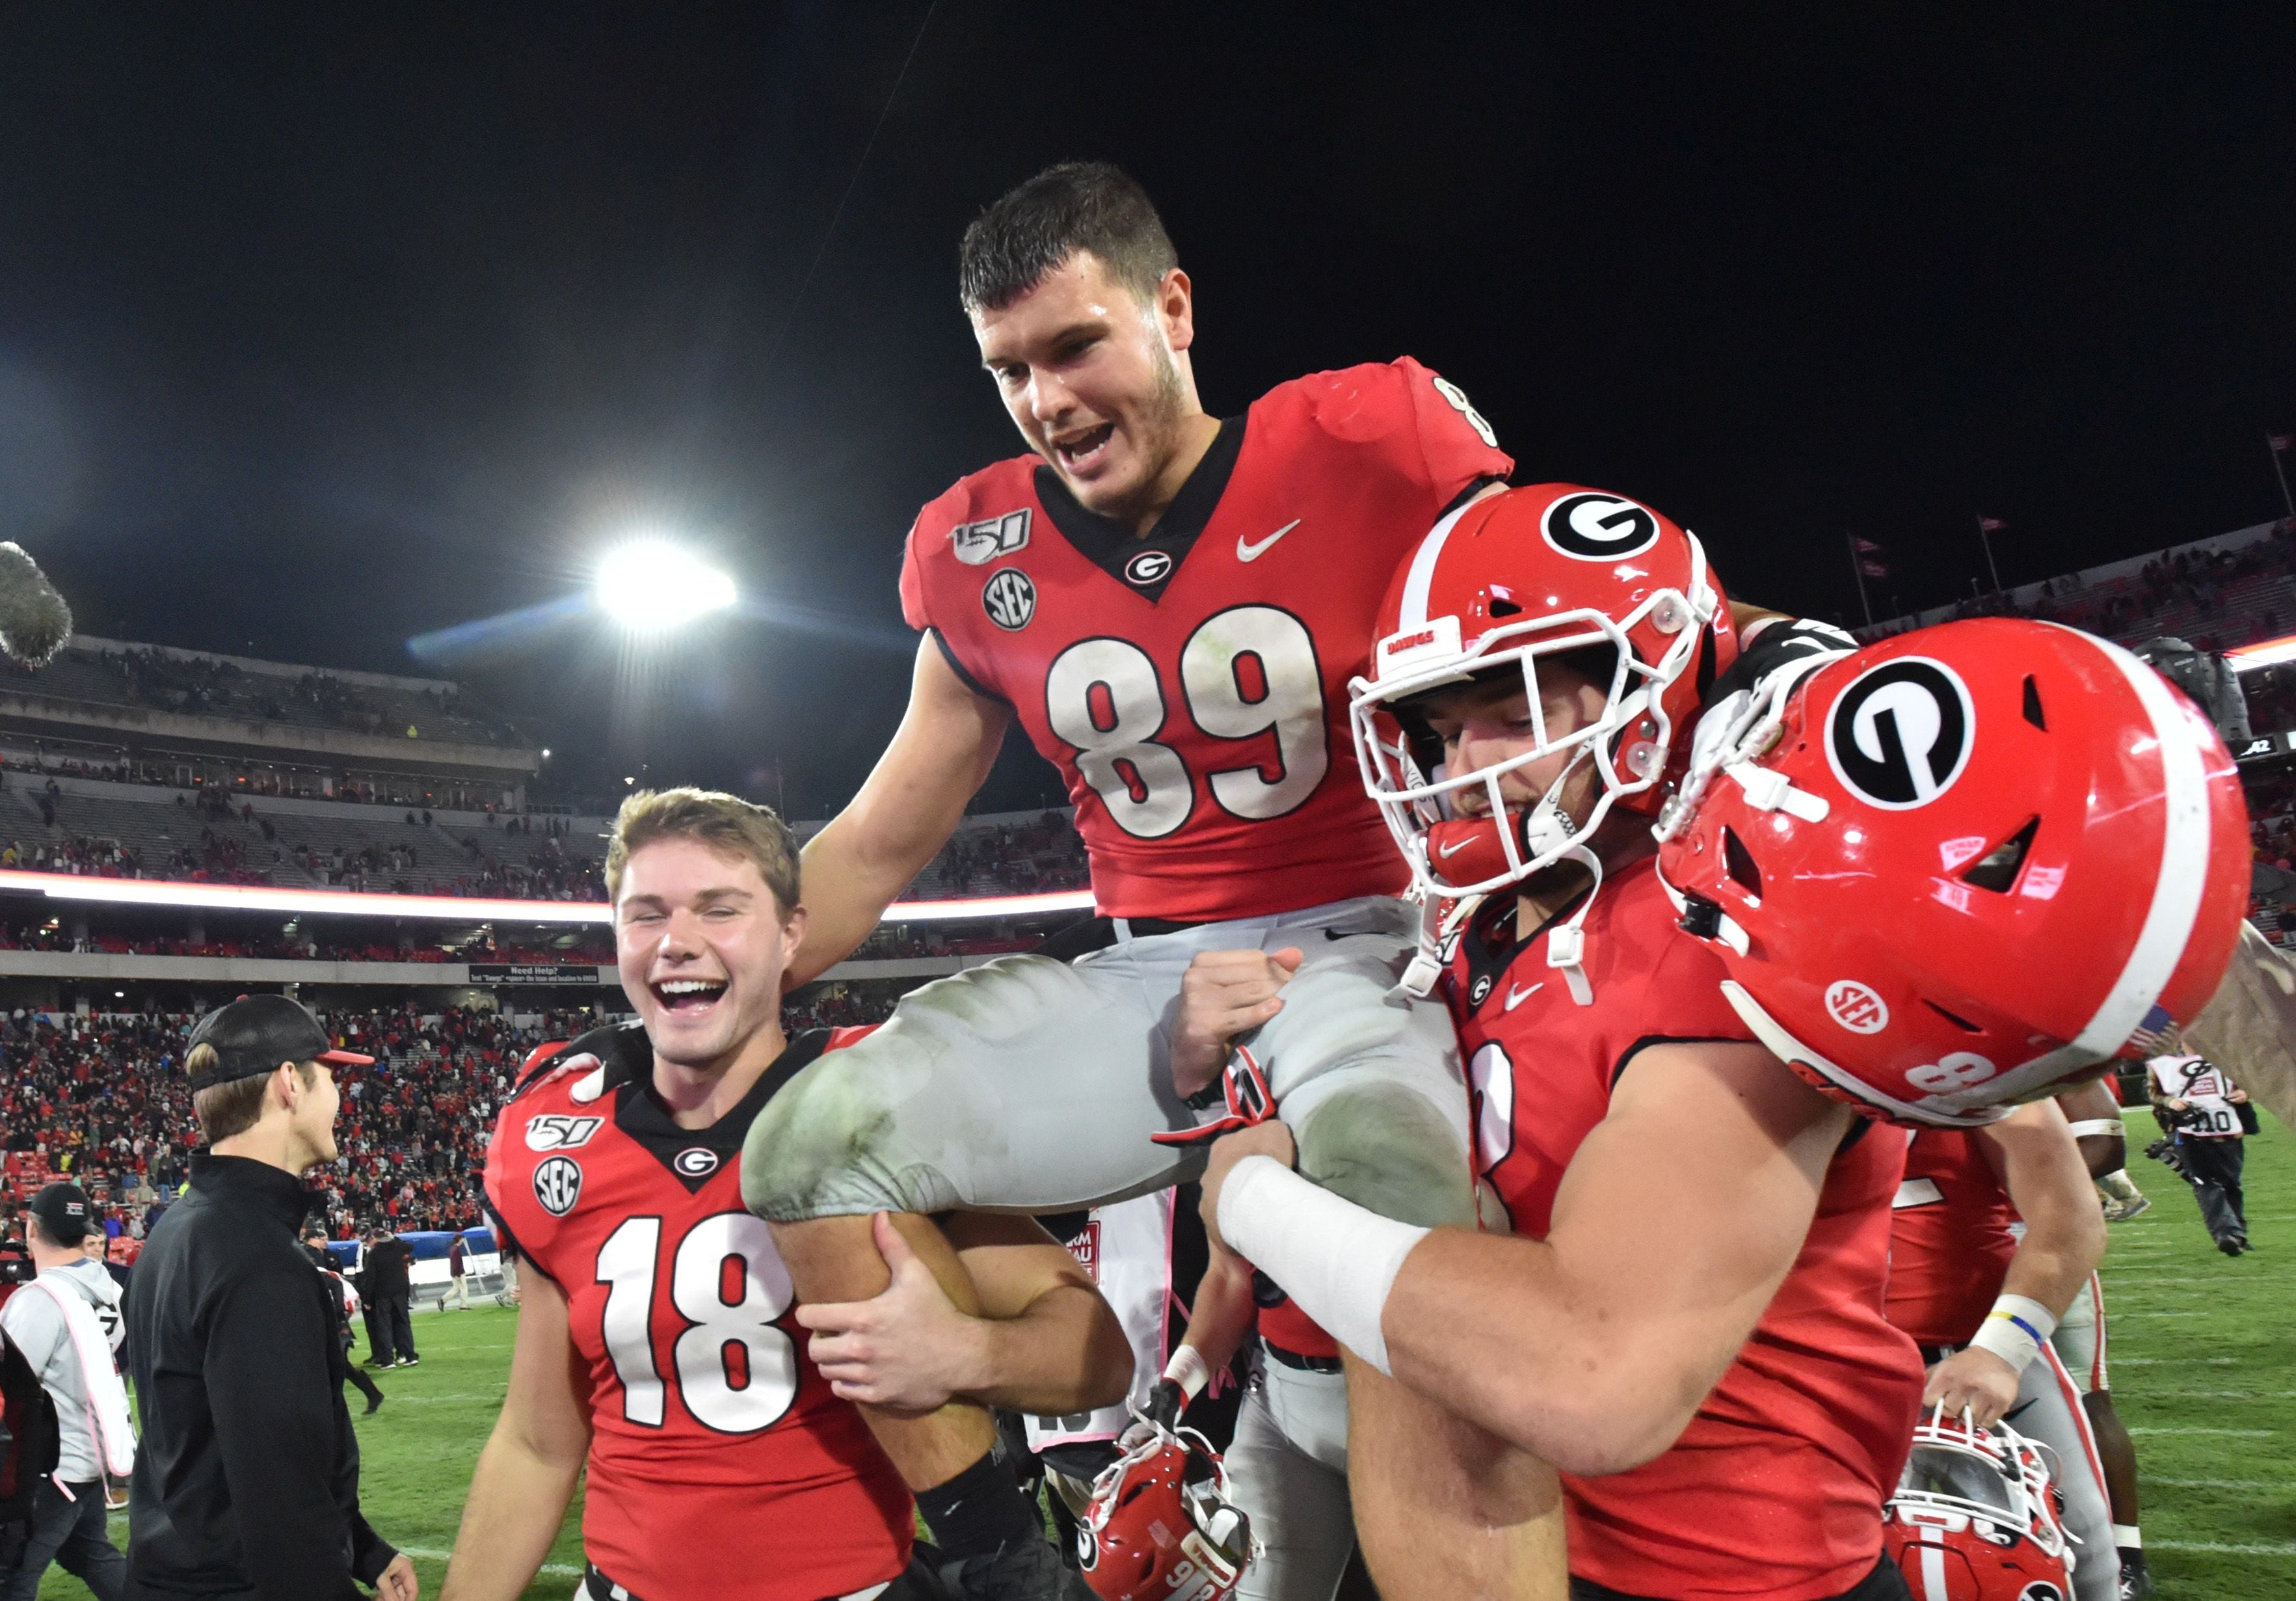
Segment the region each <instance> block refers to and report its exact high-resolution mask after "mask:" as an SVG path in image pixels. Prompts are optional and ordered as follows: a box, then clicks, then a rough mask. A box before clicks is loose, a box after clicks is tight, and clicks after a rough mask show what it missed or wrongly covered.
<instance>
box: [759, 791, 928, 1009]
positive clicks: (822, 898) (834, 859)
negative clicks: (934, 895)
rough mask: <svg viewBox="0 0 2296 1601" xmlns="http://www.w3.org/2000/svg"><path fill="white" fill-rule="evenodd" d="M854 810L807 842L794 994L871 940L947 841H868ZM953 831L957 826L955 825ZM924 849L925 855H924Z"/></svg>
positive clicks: (791, 972)
mask: <svg viewBox="0 0 2296 1601" xmlns="http://www.w3.org/2000/svg"><path fill="white" fill-rule="evenodd" d="M856 805H858V802H856ZM852 811H853V809H852V808H849V809H847V810H846V811H845V812H844V813H840V815H839V816H838V817H835V818H833V819H832V820H831V822H830V824H829V825H828V826H827V827H826V828H824V829H823V830H822V831H821V832H820V833H817V834H816V835H814V836H813V838H812V839H811V840H809V841H808V842H806V847H805V849H804V850H803V851H802V852H800V853H799V858H798V860H799V874H800V882H801V883H803V884H804V886H805V910H806V925H805V938H804V939H803V940H800V941H799V945H798V948H797V950H796V952H795V953H794V954H793V955H792V956H791V958H790V965H789V968H788V971H787V972H786V973H784V975H783V980H782V985H783V988H784V989H796V988H797V987H798V986H799V985H800V984H809V983H811V982H812V981H814V980H816V979H817V978H819V977H820V976H821V975H822V974H823V973H826V972H828V971H829V970H830V969H831V968H832V967H834V966H836V965H837V964H838V963H840V962H841V961H843V960H844V959H845V958H846V957H847V956H850V955H852V954H853V952H854V951H855V950H856V949H857V948H859V947H860V944H861V942H862V941H863V940H866V939H867V938H868V937H869V932H870V931H871V930H872V929H873V928H875V927H876V926H877V923H878V920H879V919H880V918H881V917H882V916H883V915H884V913H885V908H886V907H888V906H890V905H891V904H892V900H893V897H895V896H896V895H898V894H899V893H900V892H901V891H902V890H903V889H904V888H905V887H906V885H907V884H908V883H909V881H910V880H911V879H913V878H914V877H916V875H917V874H919V873H921V872H922V871H923V870H924V866H925V864H926V863H927V862H930V861H931V860H932V858H933V853H934V852H935V851H937V850H939V849H940V847H941V845H942V844H944V843H946V842H947V834H943V835H942V836H941V838H940V839H939V840H936V841H934V842H932V843H931V844H930V845H927V846H922V847H921V848H920V847H918V846H915V845H913V844H912V845H909V846H908V847H907V848H906V849H903V848H902V847H903V844H904V842H898V841H896V842H892V844H893V846H894V849H893V850H891V851H888V850H886V848H885V847H886V842H881V841H880V842H875V848H874V849H872V848H871V844H870V842H868V841H867V838H866V834H867V824H866V822H865V820H863V819H857V818H855V817H853V816H852ZM950 826H951V828H952V830H953V829H954V827H955V824H954V823H952V824H951V825H950ZM920 849H922V854H919V853H918V852H919V850H920Z"/></svg>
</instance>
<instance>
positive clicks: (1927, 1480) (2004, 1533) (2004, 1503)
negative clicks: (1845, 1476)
mask: <svg viewBox="0 0 2296 1601" xmlns="http://www.w3.org/2000/svg"><path fill="white" fill-rule="evenodd" d="M2061 1508H2062V1496H2061V1495H2060V1494H2059V1492H2058V1490H2057V1488H2056V1486H2055V1485H2054V1483H2053V1482H2051V1478H2050V1474H2049V1466H2048V1462H2047V1459H2046V1457H2044V1456H2043V1455H2042V1451H2041V1448H2040V1447H2039V1446H2038V1445H2036V1444H2034V1442H2033V1441H2030V1440H2028V1439H2026V1438H2025V1437H2024V1436H2023V1435H2021V1434H2020V1433H2017V1432H2016V1431H2015V1430H2014V1429H2012V1428H2010V1427H2009V1426H2008V1425H2007V1424H1995V1425H1994V1426H1993V1427H1992V1428H1991V1429H1989V1430H1988V1429H1980V1428H1979V1427H1977V1426H1976V1425H1975V1424H1973V1423H1972V1422H1971V1421H1969V1420H1968V1419H1966V1418H1948V1417H1947V1416H1945V1415H1944V1410H1943V1408H1939V1409H1938V1410H1937V1411H1935V1412H1932V1413H1931V1415H1930V1416H1929V1417H1928V1418H1927V1419H1925V1420H1924V1421H1923V1423H1922V1424H1920V1425H1919V1426H1917V1427H1916V1428H1915V1430H1914V1450H1913V1455H1912V1456H1911V1457H1907V1460H1906V1471H1905V1474H1904V1476H1903V1477H1901V1478H1900V1479H1899V1480H1898V1492H1897V1493H1896V1494H1895V1495H1893V1496H1891V1497H1890V1504H1889V1506H1888V1507H1885V1508H1884V1509H1883V1511H1882V1549H1883V1550H1884V1551H1886V1552H1888V1553H1889V1555H1890V1560H1891V1561H1892V1562H1895V1563H1896V1564H1898V1568H1899V1569H1900V1570H1901V1571H1902V1572H1904V1573H1905V1575H1906V1582H1907V1585H1908V1586H1909V1587H1910V1588H1911V1589H1912V1590H1913V1592H1914V1594H1915V1595H1916V1596H1918V1597H1922V1601H2071V1597H2072V1593H2073V1582H2072V1572H2073V1565H2074V1557H2073V1552H2072V1548H2071V1542H2070V1540H2069V1539H2067V1537H2066V1534H2065V1531H2064V1528H2063V1526H2062V1523H2061V1522H2060V1521H2059V1520H2060V1517H2061V1516H2062V1510H2061ZM2100 1560H2101V1559H2100Z"/></svg>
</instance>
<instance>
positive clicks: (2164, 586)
mask: <svg viewBox="0 0 2296 1601" xmlns="http://www.w3.org/2000/svg"><path fill="white" fill-rule="evenodd" d="M2292 574H2296V518H2288V519H2284V520H2283V521H2279V522H2277V523H2276V524H2275V525H2274V526H2273V529H2272V531H2271V532H2270V533H2269V534H2267V536H2265V537H2264V538H2261V539H2258V540H2254V541H2251V543H2249V544H2247V545H2243V546H2239V547H2238V548H2236V549H2230V550H2225V549H2193V548H2185V549H2179V550H2175V551H2169V552H2163V553H2162V554H2160V555H2158V556H2155V557H2154V558H2153V560H2151V561H2150V562H2146V563H2144V566H2143V567H2142V568H2141V569H2139V570H2138V571H2136V572H2135V573H2133V574H2126V573H2124V574H2118V575H2115V576H2113V577H2111V578H2107V579H2100V580H2097V581H2095V582H2086V581H2084V580H2083V579H2081V577H2080V576H2079V574H2072V575H2069V576H2067V577H2064V578H2061V579H2049V580H2048V581H2046V582H2045V583H2044V584H2042V585H2041V586H2040V588H2039V590H2038V592H2037V593H2033V594H2030V595H2021V594H2020V593H2018V592H2011V591H2003V592H1997V593H1995V594H1991V595H1972V596H1971V597H1970V598H1969V599H1967V600H1964V601H1961V602H1958V603H1956V604H1955V605H1954V606H1953V608H1952V609H1951V612H1950V613H1949V614H1948V615H1949V618H1950V619H1951V620H1960V619H1962V618H1966V617H2033V618H2038V619H2039V620H2042V621H2045V622H2061V623H2064V624H2067V625H2068V626H2070V627H2072V628H2084V629H2087V631H2088V632H2090V633H2092V634H2101V635H2103V636H2104V637H2106V638H2108V639H2113V640H2118V641H2120V643H2122V644H2124V645H2133V644H2141V643H2143V642H2144V640H2147V639H2151V638H2153V637H2155V636H2160V635H2164V634H2166V635H2172V636H2176V637H2178V638H2181V639H2183V640H2184V641H2185V643H2186V644H2188V645H2195V646H2197V647H2198V648H2200V649H2202V650H2204V651H2228V650H2233V649H2235V648H2236V647H2238V646H2240V645H2251V644H2253V643H2255V642H2256V641H2258V640H2259V639H2269V638H2273V637H2275V636H2278V635H2279V634H2281V633H2283V632H2285V631H2287V630H2290V629H2292V628H2296V587H2292V585H2291V581H2290V580H2291V575H2292ZM1930 620H1931V621H1932V622H1934V621H1939V620H1941V619H1937V618H1931V619H1930ZM1911 626H1912V624H1911V621H1910V620H1903V621H1899V622H1896V623H1890V624H1883V625H1880V626H1877V627H1875V628H1865V629H1860V630H1858V631H1859V633H1860V634H1861V635H1863V636H1866V637H1868V638H1875V637H1880V636H1883V635H1887V634H1890V633H1898V632H1903V631H1904V629H1905V628H1908V627H1911Z"/></svg>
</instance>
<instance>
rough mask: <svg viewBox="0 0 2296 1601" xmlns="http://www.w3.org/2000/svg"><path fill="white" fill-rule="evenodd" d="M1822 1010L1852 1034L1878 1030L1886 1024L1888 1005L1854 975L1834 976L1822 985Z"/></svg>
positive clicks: (1876, 1032)
mask: <svg viewBox="0 0 2296 1601" xmlns="http://www.w3.org/2000/svg"><path fill="white" fill-rule="evenodd" d="M1825 1010H1826V1014H1827V1015H1829V1016H1831V1017H1832V1018H1833V1021H1834V1022H1838V1023H1840V1024H1841V1026H1842V1027H1843V1028H1845V1029H1847V1030H1849V1031H1850V1032H1851V1033H1853V1034H1878V1033H1880V1032H1881V1031H1882V1030H1883V1029H1886V1028H1888V1027H1889V1026H1890V1008H1889V1006H1888V1005H1887V1004H1886V1003H1885V1002H1884V1001H1883V1000H1882V998H1881V997H1880V996H1878V995H1876V994H1874V991H1873V990H1872V989H1869V988H1867V987H1866V985H1864V984H1861V983H1859V982H1858V981H1857V980H1856V979H1836V980H1835V981H1833V983H1831V984H1829V985H1827V986H1826V989H1825Z"/></svg>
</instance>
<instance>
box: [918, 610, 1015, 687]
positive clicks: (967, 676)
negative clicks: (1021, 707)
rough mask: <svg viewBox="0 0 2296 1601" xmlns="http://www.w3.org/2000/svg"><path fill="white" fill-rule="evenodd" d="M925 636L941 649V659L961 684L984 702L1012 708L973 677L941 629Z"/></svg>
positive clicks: (930, 631)
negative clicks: (958, 658)
mask: <svg viewBox="0 0 2296 1601" xmlns="http://www.w3.org/2000/svg"><path fill="white" fill-rule="evenodd" d="M925 635H926V637H928V638H930V639H931V641H932V642H933V644H935V645H939V647H940V659H941V660H942V661H946V662H947V663H948V670H949V671H951V672H953V673H955V675H956V677H957V681H958V682H959V683H961V684H963V685H964V686H965V687H966V688H967V689H969V690H971V691H972V693H973V694H977V695H979V696H980V698H981V699H982V700H984V701H994V702H996V703H997V704H998V705H999V706H1010V705H1011V704H1012V703H1013V702H1010V701H1008V700H1006V699H1005V697H1004V696H1003V695H1001V694H997V693H996V691H995V690H993V689H991V688H989V687H988V686H987V685H986V684H983V683H982V682H981V681H980V679H979V678H976V677H973V676H972V669H970V668H968V667H966V666H965V665H964V662H962V661H958V660H957V657H956V647H955V645H951V644H949V642H948V636H947V635H946V634H944V633H942V632H941V631H940V630H939V628H927V629H926V630H925Z"/></svg>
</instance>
